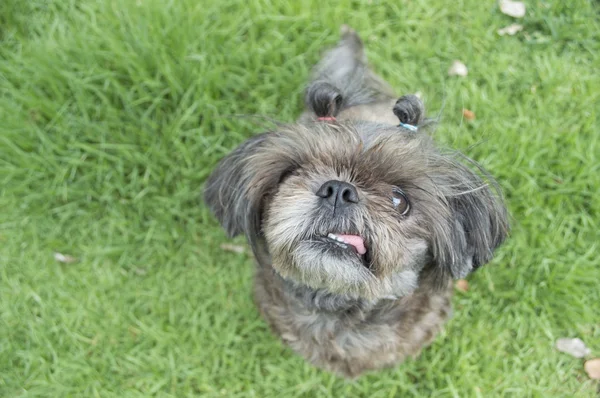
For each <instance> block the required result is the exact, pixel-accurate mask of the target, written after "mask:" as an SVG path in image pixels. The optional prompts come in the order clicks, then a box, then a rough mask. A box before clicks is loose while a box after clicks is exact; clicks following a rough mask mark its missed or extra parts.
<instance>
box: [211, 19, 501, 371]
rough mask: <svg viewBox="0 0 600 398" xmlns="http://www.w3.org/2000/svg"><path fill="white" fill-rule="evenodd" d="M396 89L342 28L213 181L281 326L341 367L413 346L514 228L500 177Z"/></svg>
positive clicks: (375, 363)
mask: <svg viewBox="0 0 600 398" xmlns="http://www.w3.org/2000/svg"><path fill="white" fill-rule="evenodd" d="M396 99H397V97H395V96H394V95H393V93H392V91H391V89H390V88H389V87H388V86H387V84H386V83H385V82H383V81H382V80H381V79H380V78H378V77H377V76H376V75H375V74H374V73H373V72H371V71H370V70H369V69H368V67H367V65H366V59H365V56H364V52H363V46H362V42H361V40H360V38H359V37H358V36H357V35H356V33H354V32H353V31H352V30H350V29H348V28H344V29H343V36H342V39H341V41H340V43H339V44H338V46H337V47H336V48H334V49H333V50H331V51H329V52H328V53H327V54H326V55H325V57H324V59H323V60H322V61H321V63H320V64H319V65H318V66H317V67H316V69H315V72H314V76H313V79H312V83H311V84H310V85H309V87H308V89H307V92H306V103H307V110H306V112H305V113H304V114H303V115H302V116H301V118H300V121H299V122H298V123H296V124H292V125H289V126H286V127H281V128H280V129H279V130H278V131H274V132H268V133H264V134H260V135H257V136H255V137H253V138H251V139H249V140H248V141H247V142H245V143H243V144H242V145H241V146H240V147H239V148H237V149H236V150H235V151H234V152H233V153H231V154H230V155H229V156H227V157H226V158H224V159H223V160H222V161H221V162H220V164H219V165H218V166H217V168H216V170H215V171H214V173H213V174H212V175H211V177H210V178H209V180H208V182H207V185H206V188H205V189H206V190H205V199H206V203H207V204H208V205H209V207H210V208H211V210H212V211H213V213H214V214H215V215H216V217H217V218H218V219H219V220H220V221H221V223H222V225H223V227H224V228H225V229H226V231H227V232H228V233H229V235H232V236H234V235H237V234H240V233H243V234H245V235H246V237H247V239H248V241H249V243H250V245H251V247H252V249H253V251H254V254H255V256H256V260H257V262H258V269H257V274H256V290H255V293H256V294H255V297H256V302H257V304H258V306H259V308H260V311H261V313H262V314H263V316H264V317H265V318H266V320H267V321H268V322H269V323H270V325H271V327H272V329H273V330H274V331H275V333H277V334H278V335H279V336H280V337H281V338H282V339H283V341H284V342H285V343H286V344H288V345H289V346H290V347H292V349H294V350H295V351H296V352H298V353H299V354H300V355H302V356H304V357H305V358H306V359H307V360H309V361H310V362H312V363H313V364H315V365H317V366H320V367H322V368H325V369H328V370H330V371H333V372H336V373H338V374H341V375H344V376H347V377H355V376H357V375H359V374H361V373H362V372H364V371H366V370H369V369H376V368H381V367H384V366H390V365H393V364H396V363H398V362H400V361H402V360H403V359H404V358H405V357H406V356H407V355H412V356H414V355H417V354H418V353H419V352H420V350H421V349H422V348H423V347H424V346H425V345H427V344H428V343H430V342H431V341H432V340H433V338H434V336H435V335H436V334H437V333H438V331H439V330H440V328H441V326H442V325H443V324H444V322H445V321H446V319H447V318H448V317H449V315H450V313H451V305H450V298H451V294H452V291H451V285H452V282H451V281H452V278H461V277H464V276H466V275H467V274H469V273H470V272H472V271H473V270H474V269H476V268H477V267H479V266H481V265H483V264H485V263H486V262H488V261H489V260H490V259H491V258H492V253H493V251H494V249H495V248H496V247H498V245H500V243H501V242H502V241H503V240H504V238H505V236H506V234H507V230H508V224H507V215H506V210H505V207H504V205H503V203H502V201H501V199H500V196H499V194H498V192H497V189H494V190H492V189H490V186H491V187H492V188H495V187H496V185H495V184H494V182H493V180H491V179H490V178H487V183H486V182H485V181H484V180H483V179H482V178H481V177H480V174H484V175H486V173H485V171H483V170H482V169H481V167H479V166H478V165H477V164H476V163H475V162H473V161H467V162H466V163H468V164H470V165H471V166H475V168H476V169H477V170H478V173H476V172H474V171H473V170H472V169H471V168H469V167H466V166H465V165H464V164H463V163H462V162H461V161H464V160H465V159H467V158H465V157H463V156H461V155H459V154H458V153H443V152H442V151H440V150H438V149H437V148H436V147H435V146H434V144H433V142H432V140H431V139H430V137H429V136H427V135H426V134H425V133H424V132H422V131H419V130H420V129H421V128H422V126H423V123H424V122H423V113H424V111H423V105H422V103H421V101H420V100H419V99H418V98H417V97H415V96H405V97H402V98H400V100H396ZM398 119H399V120H400V125H398Z"/></svg>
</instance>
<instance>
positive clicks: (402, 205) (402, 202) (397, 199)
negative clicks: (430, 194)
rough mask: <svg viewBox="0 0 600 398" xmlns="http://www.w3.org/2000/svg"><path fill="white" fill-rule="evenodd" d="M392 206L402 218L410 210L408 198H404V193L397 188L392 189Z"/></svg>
mask: <svg viewBox="0 0 600 398" xmlns="http://www.w3.org/2000/svg"><path fill="white" fill-rule="evenodd" d="M392 204H393V205H394V207H395V208H396V210H398V212H399V213H400V214H401V215H403V216H404V215H406V214H408V211H409V210H410V203H409V201H408V198H407V197H406V195H405V194H404V192H402V190H401V189H399V188H394V189H392Z"/></svg>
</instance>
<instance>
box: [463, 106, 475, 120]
mask: <svg viewBox="0 0 600 398" xmlns="http://www.w3.org/2000/svg"><path fill="white" fill-rule="evenodd" d="M462 113H463V117H464V118H465V119H467V120H475V112H473V111H470V110H468V109H463V112H462Z"/></svg>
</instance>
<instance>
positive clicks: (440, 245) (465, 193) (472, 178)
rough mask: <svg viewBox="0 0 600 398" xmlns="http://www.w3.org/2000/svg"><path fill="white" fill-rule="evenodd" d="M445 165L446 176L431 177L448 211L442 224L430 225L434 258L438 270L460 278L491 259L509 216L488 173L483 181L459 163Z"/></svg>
mask: <svg viewBox="0 0 600 398" xmlns="http://www.w3.org/2000/svg"><path fill="white" fill-rule="evenodd" d="M471 162H472V163H473V164H475V165H476V166H477V167H478V168H479V169H480V170H481V171H482V172H483V173H485V171H484V170H483V168H481V166H479V165H477V164H476V163H475V162H473V161H471ZM445 166H446V167H444V169H445V171H446V173H441V174H440V175H438V177H437V178H434V182H435V183H436V184H437V186H438V187H439V189H440V192H441V193H442V194H443V196H444V198H443V201H444V202H445V204H446V206H447V210H448V211H447V213H446V216H447V217H444V218H445V222H441V223H440V222H434V223H433V225H436V226H437V227H436V230H435V232H434V242H433V256H434V262H435V263H436V265H437V267H436V268H438V270H442V272H443V273H446V274H447V273H448V272H449V273H450V274H451V275H452V277H454V278H463V277H465V276H466V275H468V274H469V273H470V272H472V271H474V270H475V269H477V268H479V267H480V266H482V265H484V264H486V263H487V262H489V261H490V260H491V259H492V257H493V253H494V250H495V249H496V248H497V247H498V246H499V245H500V244H501V243H502V242H503V241H504V239H505V238H506V235H507V234H508V229H509V226H508V216H507V212H506V207H505V206H504V203H503V202H502V199H501V196H500V189H499V187H498V186H497V184H496V182H495V181H494V180H493V179H492V178H491V177H490V176H489V175H487V173H486V177H487V178H486V179H487V180H488V181H487V182H485V181H484V180H483V179H482V178H481V177H479V176H478V175H477V174H476V173H474V172H473V171H472V170H470V169H469V168H468V167H466V166H464V165H462V164H460V163H459V162H454V161H451V166H452V167H447V166H448V165H445ZM435 180H437V181H435ZM494 191H495V192H494Z"/></svg>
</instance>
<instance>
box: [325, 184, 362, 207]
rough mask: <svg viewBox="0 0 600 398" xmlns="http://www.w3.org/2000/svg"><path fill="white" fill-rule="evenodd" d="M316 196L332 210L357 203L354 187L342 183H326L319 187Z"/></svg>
mask: <svg viewBox="0 0 600 398" xmlns="http://www.w3.org/2000/svg"><path fill="white" fill-rule="evenodd" d="M316 194H317V196H318V197H320V198H323V199H325V200H326V201H327V202H328V203H329V204H330V205H332V206H333V207H334V208H336V207H337V208H343V207H346V206H349V205H351V204H352V203H358V192H356V188H355V187H354V185H352V184H348V183H347V182H343V181H337V180H330V181H327V182H326V183H325V184H323V185H321V188H319V190H318V191H317V192H316Z"/></svg>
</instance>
